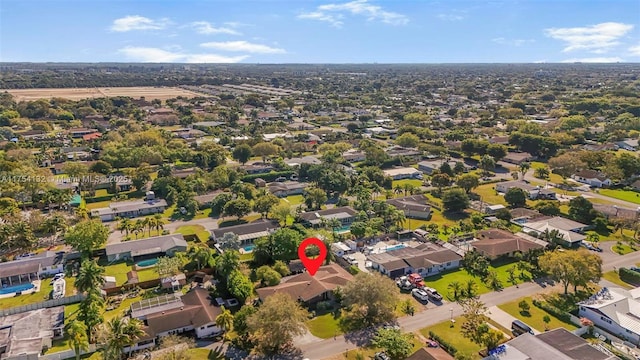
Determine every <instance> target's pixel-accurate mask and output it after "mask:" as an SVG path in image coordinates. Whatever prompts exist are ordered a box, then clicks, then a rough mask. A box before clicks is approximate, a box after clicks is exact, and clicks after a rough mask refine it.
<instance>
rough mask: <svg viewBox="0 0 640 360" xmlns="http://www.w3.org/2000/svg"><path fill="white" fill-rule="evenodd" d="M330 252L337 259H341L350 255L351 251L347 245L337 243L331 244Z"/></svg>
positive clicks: (340, 242)
mask: <svg viewBox="0 0 640 360" xmlns="http://www.w3.org/2000/svg"><path fill="white" fill-rule="evenodd" d="M331 252H332V253H334V254H335V255H336V256H337V257H343V256H344V255H346V254H350V253H351V252H352V250H351V248H350V247H349V246H348V245H347V244H345V243H343V242H342V241H339V242H335V243H332V244H331Z"/></svg>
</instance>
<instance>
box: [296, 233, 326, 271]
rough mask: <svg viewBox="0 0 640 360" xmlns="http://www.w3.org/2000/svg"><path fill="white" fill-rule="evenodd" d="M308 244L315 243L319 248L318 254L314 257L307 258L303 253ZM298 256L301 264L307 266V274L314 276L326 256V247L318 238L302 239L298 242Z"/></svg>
mask: <svg viewBox="0 0 640 360" xmlns="http://www.w3.org/2000/svg"><path fill="white" fill-rule="evenodd" d="M310 245H315V246H317V247H318V249H319V250H320V255H318V257H317V258H315V259H309V258H308V257H307V254H305V250H306V249H307V247H309V246H310ZM298 257H299V258H300V260H301V261H302V265H304V267H306V268H307V271H308V272H309V274H311V276H314V275H315V274H316V273H317V272H318V269H319V268H320V266H322V263H323V262H324V259H325V258H326V257H327V247H326V246H324V242H322V240H320V239H318V238H307V239H304V241H302V243H300V246H298Z"/></svg>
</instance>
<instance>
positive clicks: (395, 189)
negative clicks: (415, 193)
mask: <svg viewBox="0 0 640 360" xmlns="http://www.w3.org/2000/svg"><path fill="white" fill-rule="evenodd" d="M393 193H394V194H396V195H399V194H402V186H400V185H396V186H394V187H393Z"/></svg>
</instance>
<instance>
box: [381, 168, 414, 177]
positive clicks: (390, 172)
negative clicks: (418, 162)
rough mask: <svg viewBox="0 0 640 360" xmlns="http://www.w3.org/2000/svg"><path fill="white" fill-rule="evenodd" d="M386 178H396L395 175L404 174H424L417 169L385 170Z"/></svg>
mask: <svg viewBox="0 0 640 360" xmlns="http://www.w3.org/2000/svg"><path fill="white" fill-rule="evenodd" d="M383 172H384V175H385V176H394V175H402V174H411V175H412V174H421V173H422V172H421V171H420V170H418V169H416V168H412V167H403V168H396V169H388V170H383Z"/></svg>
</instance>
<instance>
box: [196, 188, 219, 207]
mask: <svg viewBox="0 0 640 360" xmlns="http://www.w3.org/2000/svg"><path fill="white" fill-rule="evenodd" d="M220 194H222V191H212V192H209V193H206V194H202V195H196V196H194V197H193V200H195V201H196V202H197V203H198V205H199V206H200V208H201V209H203V208H206V207H209V206H211V202H212V201H213V199H215V198H216V196H218V195H220Z"/></svg>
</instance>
